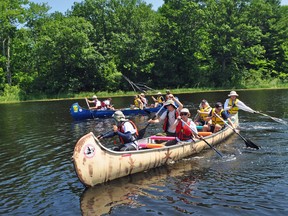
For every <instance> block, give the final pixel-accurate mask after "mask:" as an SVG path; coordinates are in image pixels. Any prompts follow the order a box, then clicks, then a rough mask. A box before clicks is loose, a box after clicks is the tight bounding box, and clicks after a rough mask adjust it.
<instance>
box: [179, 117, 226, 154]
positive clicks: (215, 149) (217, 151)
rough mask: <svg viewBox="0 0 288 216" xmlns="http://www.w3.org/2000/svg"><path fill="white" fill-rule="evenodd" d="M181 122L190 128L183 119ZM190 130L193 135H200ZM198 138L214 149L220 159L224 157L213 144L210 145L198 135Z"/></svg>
mask: <svg viewBox="0 0 288 216" xmlns="http://www.w3.org/2000/svg"><path fill="white" fill-rule="evenodd" d="M181 121H182V122H183V123H184V124H185V125H186V126H188V127H189V128H190V126H189V125H188V124H187V123H186V122H184V121H183V120H182V119H181ZM190 130H191V131H192V133H194V134H196V135H198V132H195V131H193V130H192V128H190ZM198 137H199V138H200V140H203V141H204V142H205V143H206V144H207V145H208V146H209V147H210V148H211V149H213V150H214V151H215V152H216V153H217V154H218V155H219V156H220V157H223V155H222V154H221V153H220V152H219V151H217V149H215V148H214V147H213V146H212V145H211V144H209V143H208V142H207V141H206V140H205V139H204V138H203V137H202V136H199V135H198Z"/></svg>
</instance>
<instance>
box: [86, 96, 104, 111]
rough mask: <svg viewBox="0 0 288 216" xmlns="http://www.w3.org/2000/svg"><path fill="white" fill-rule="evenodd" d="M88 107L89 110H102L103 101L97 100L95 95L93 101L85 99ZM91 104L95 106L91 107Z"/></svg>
mask: <svg viewBox="0 0 288 216" xmlns="http://www.w3.org/2000/svg"><path fill="white" fill-rule="evenodd" d="M85 100H86V103H87V106H88V108H89V109H101V107H102V106H101V101H100V100H98V99H97V96H96V95H93V97H92V100H88V98H85ZM89 103H91V104H93V105H94V106H90V105H89Z"/></svg>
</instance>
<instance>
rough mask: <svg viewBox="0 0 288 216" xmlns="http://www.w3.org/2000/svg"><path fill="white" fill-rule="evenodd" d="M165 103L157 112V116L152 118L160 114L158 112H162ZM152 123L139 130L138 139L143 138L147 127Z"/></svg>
mask: <svg viewBox="0 0 288 216" xmlns="http://www.w3.org/2000/svg"><path fill="white" fill-rule="evenodd" d="M164 106H165V105H164V104H163V105H162V107H161V108H160V109H159V110H158V112H157V113H156V114H155V116H154V117H153V118H152V119H153V120H154V119H155V118H156V117H157V116H158V114H159V113H160V111H161V110H162V109H163V107H164ZM149 125H150V122H149V123H148V124H147V125H146V126H145V127H144V128H142V129H141V130H140V131H139V132H138V134H139V135H138V139H142V138H143V137H144V134H145V133H146V129H147V127H148V126H149Z"/></svg>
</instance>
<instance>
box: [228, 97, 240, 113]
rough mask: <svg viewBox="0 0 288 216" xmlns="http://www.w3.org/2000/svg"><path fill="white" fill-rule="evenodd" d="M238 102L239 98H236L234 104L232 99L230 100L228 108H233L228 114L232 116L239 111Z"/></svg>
mask: <svg viewBox="0 0 288 216" xmlns="http://www.w3.org/2000/svg"><path fill="white" fill-rule="evenodd" d="M238 101H239V100H238V98H236V100H235V102H233V101H232V100H231V98H230V99H229V102H228V106H230V107H232V108H231V109H230V110H228V113H229V114H230V115H235V114H236V113H237V112H238V110H239V107H238V106H237V103H238Z"/></svg>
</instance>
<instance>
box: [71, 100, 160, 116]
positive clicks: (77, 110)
mask: <svg viewBox="0 0 288 216" xmlns="http://www.w3.org/2000/svg"><path fill="white" fill-rule="evenodd" d="M160 108H161V107H160V106H159V107H153V108H146V109H143V110H141V109H130V108H124V109H119V110H121V111H122V112H123V114H124V115H125V116H131V115H147V114H150V113H154V112H155V113H156V112H158V111H159V109H160ZM115 111H116V110H88V109H85V108H83V107H81V106H80V105H79V104H78V103H74V104H72V106H71V107H70V114H71V116H72V117H73V119H74V120H84V119H94V118H106V117H111V116H112V115H113V114H114V112H115Z"/></svg>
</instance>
